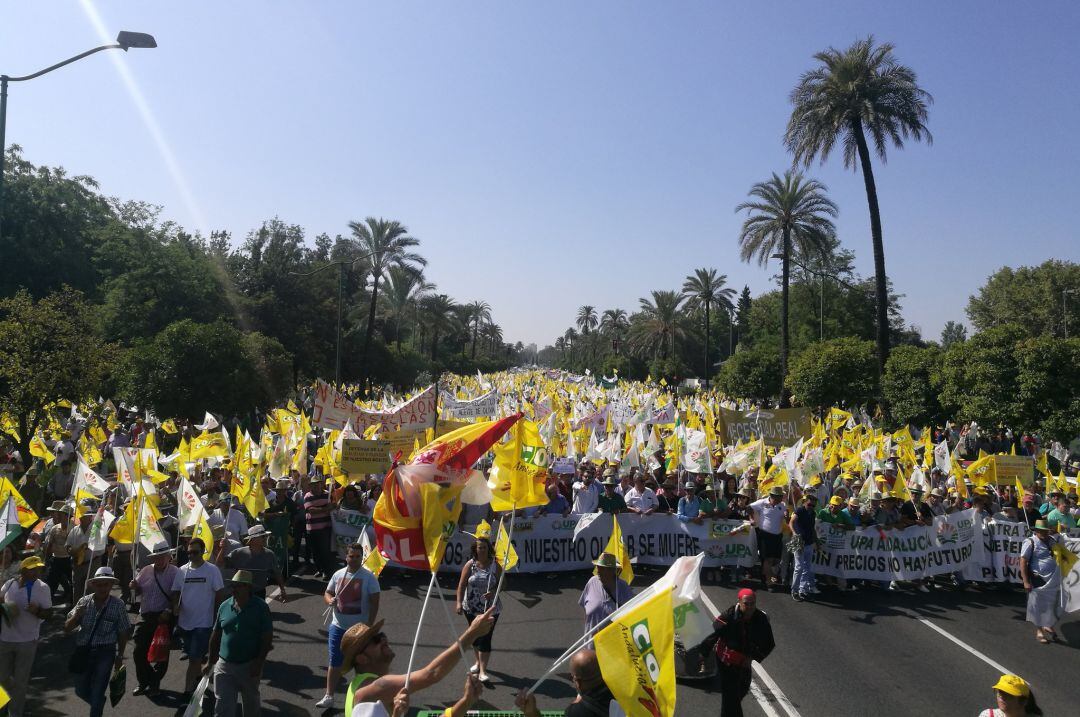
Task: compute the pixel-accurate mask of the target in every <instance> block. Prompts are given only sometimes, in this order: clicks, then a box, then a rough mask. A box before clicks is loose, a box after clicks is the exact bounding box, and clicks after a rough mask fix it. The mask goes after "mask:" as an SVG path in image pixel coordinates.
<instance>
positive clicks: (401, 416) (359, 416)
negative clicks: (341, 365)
mask: <svg viewBox="0 0 1080 717" xmlns="http://www.w3.org/2000/svg"><path fill="white" fill-rule="evenodd" d="M435 400H436V396H435V387H434V386H429V387H428V388H427V389H425V390H423V391H421V392H420V393H419V394H417V395H416V396H413V397H412V398H410V399H409V400H408V401H406V402H405V403H402V404H400V405H398V406H396V407H395V408H392V409H390V410H389V411H368V410H366V409H363V408H360V407H359V406H357V405H356V404H355V403H353V402H352V401H350V400H349V399H348V397H346V396H344V395H342V394H341V393H339V392H338V391H337V389H335V388H334V387H333V386H331V385H330V384H328V383H326V382H325V381H322V380H319V381H316V383H315V406H314V408H313V410H312V414H311V419H312V423H314V424H315V425H316V426H318V427H319V428H330V429H333V430H340V429H342V428H344V427H345V424H346V423H347V422H350V421H351V422H352V427H353V430H354V431H356V432H357V433H363V432H364V431H365V430H367V429H368V428H370V427H371V426H382V427H383V429H385V430H390V431H393V430H397V429H412V430H416V429H425V428H431V427H432V426H434V425H435V416H436V412H435Z"/></svg>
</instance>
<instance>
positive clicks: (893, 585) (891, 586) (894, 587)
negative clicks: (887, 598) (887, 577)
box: [889, 580, 900, 590]
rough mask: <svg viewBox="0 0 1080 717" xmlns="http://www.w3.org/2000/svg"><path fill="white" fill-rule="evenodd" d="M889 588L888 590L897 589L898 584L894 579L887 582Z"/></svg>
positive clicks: (898, 587)
mask: <svg viewBox="0 0 1080 717" xmlns="http://www.w3.org/2000/svg"><path fill="white" fill-rule="evenodd" d="M889 589H890V590H899V589H900V586H899V585H897V584H896V581H895V580H893V581H892V582H891V583H889Z"/></svg>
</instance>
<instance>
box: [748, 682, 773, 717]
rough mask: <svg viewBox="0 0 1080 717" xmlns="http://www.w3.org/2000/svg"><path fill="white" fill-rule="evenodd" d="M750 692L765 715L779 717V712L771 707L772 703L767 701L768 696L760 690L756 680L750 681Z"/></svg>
mask: <svg viewBox="0 0 1080 717" xmlns="http://www.w3.org/2000/svg"><path fill="white" fill-rule="evenodd" d="M750 694H752V695H753V696H754V699H755V700H757V703H758V704H759V705H760V706H761V711H762V712H764V713H765V715H766V717H780V713H779V712H777V711H776V710H775V709H773V706H772V703H771V702H769V698H768V696H766V695H765V693H764V692H762V690H761V688H760V687H758V683H757V682H751V683H750Z"/></svg>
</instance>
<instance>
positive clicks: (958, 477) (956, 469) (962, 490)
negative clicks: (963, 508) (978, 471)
mask: <svg viewBox="0 0 1080 717" xmlns="http://www.w3.org/2000/svg"><path fill="white" fill-rule="evenodd" d="M950 460H951V461H952V471H951V472H952V475H953V480H954V481H955V482H956V494H957V495H958V496H960V497H961V498H967V486H966V485H965V484H964V478H966V477H967V474H966V473H965V472H964V468H963V466H961V465H960V461H958V460H956V456H952V458H951V459H950Z"/></svg>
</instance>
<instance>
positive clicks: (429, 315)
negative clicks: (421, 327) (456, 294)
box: [420, 294, 457, 363]
mask: <svg viewBox="0 0 1080 717" xmlns="http://www.w3.org/2000/svg"><path fill="white" fill-rule="evenodd" d="M456 306H457V304H455V303H454V300H453V299H451V298H450V297H449V296H447V295H446V294H429V295H427V296H425V297H423V298H422V299H421V300H420V313H421V316H422V317H423V321H424V322H425V323H426V324H427V327H428V329H429V330H430V332H431V361H432V363H435V362H436V361H438V359H439V337H440V336H446V335H447V334H449V333H450V332H451V331H453V328H454V309H455V307H456Z"/></svg>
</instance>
